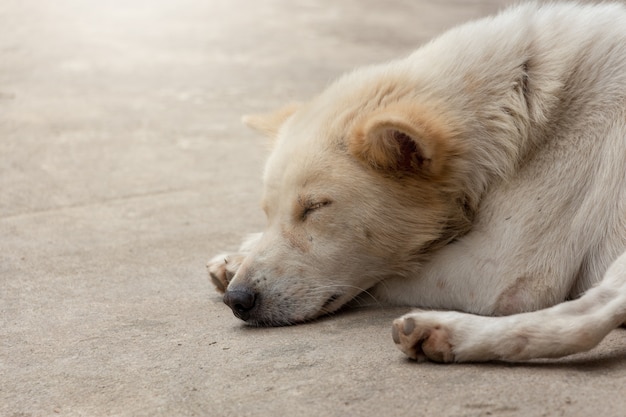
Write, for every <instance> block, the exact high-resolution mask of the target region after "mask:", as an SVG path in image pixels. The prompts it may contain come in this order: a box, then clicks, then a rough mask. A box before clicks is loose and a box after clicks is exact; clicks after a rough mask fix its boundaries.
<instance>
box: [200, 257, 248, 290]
mask: <svg viewBox="0 0 626 417" xmlns="http://www.w3.org/2000/svg"><path fill="white" fill-rule="evenodd" d="M244 257H245V255H242V254H239V253H234V254H222V255H217V256H215V257H213V258H212V259H211V260H210V261H209V262H208V263H207V264H206V268H207V271H208V272H209V277H210V278H211V281H212V282H213V284H214V285H215V287H216V289H217V290H218V291H219V292H222V293H223V292H225V291H226V288H227V287H228V283H230V280H231V279H232V278H233V277H234V276H235V273H236V272H237V269H239V267H240V266H241V262H242V261H243V259H244Z"/></svg>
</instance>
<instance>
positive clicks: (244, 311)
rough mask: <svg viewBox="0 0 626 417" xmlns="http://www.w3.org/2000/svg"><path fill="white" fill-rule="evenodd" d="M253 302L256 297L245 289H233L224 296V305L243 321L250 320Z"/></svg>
mask: <svg viewBox="0 0 626 417" xmlns="http://www.w3.org/2000/svg"><path fill="white" fill-rule="evenodd" d="M255 301H256V295H255V294H254V293H253V292H252V291H251V290H249V289H247V288H235V289H232V290H229V291H226V294H224V303H226V305H227V306H228V307H230V308H231V309H232V310H233V313H235V316H237V317H239V318H240V319H241V320H244V321H245V320H248V319H249V318H250V310H252V309H253V308H254V303H255Z"/></svg>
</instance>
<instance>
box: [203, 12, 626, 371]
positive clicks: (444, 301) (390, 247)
mask: <svg viewBox="0 0 626 417" xmlns="http://www.w3.org/2000/svg"><path fill="white" fill-rule="evenodd" d="M248 122H249V124H250V125H252V126H253V127H256V128H258V129H259V130H262V131H264V132H266V133H267V134H269V135H270V136H272V137H274V138H275V139H274V140H275V144H274V150H273V152H272V154H271V156H270V158H269V160H268V163H267V167H266V172H265V176H264V185H265V188H264V197H263V208H264V210H265V212H266V214H267V217H268V226H267V229H266V230H265V232H264V233H263V234H259V235H257V236H256V237H255V238H253V239H252V240H251V241H250V242H248V244H247V245H246V247H244V248H243V251H242V252H241V253H240V254H234V255H228V256H223V255H220V256H218V257H216V258H214V259H213V260H212V261H210V263H209V271H210V273H211V276H212V278H213V281H214V282H215V283H216V285H217V286H218V288H221V289H222V290H226V294H225V302H226V303H227V304H229V306H231V308H232V309H233V311H234V312H235V314H236V315H237V316H238V317H240V318H242V319H244V320H246V321H248V322H250V323H252V324H262V325H283V324H291V323H297V322H301V321H305V320H309V319H313V318H315V317H318V316H319V315H322V314H325V313H329V312H332V311H335V310H337V309H339V308H340V307H341V306H342V305H344V304H345V303H346V302H348V301H349V300H351V299H353V298H354V297H355V296H357V295H359V293H361V292H363V291H368V293H369V294H371V295H372V296H374V297H375V298H376V299H377V300H380V301H383V302H388V303H392V304H400V305H407V306H414V307H421V308H429V309H448V310H457V311H462V312H464V313H458V312H437V311H428V312H426V311H421V312H414V313H411V314H408V315H406V316H404V317H403V318H401V319H399V320H396V322H394V327H393V329H394V331H393V336H394V340H395V341H396V343H398V344H399V345H400V347H401V349H402V350H403V351H405V353H407V354H408V355H409V356H410V357H412V358H416V359H420V358H424V357H428V358H431V359H433V360H439V361H468V360H489V359H502V360H523V359H528V358H533V357H542V356H543V357H548V356H562V355H566V354H569V353H573V352H577V351H581V350H586V349H589V348H591V347H592V346H595V344H597V343H598V342H599V341H600V340H601V339H602V338H603V337H604V335H606V333H608V332H609V331H610V330H611V329H613V328H615V327H617V326H618V325H619V324H620V323H623V322H624V321H626V253H625V252H624V251H625V250H626V8H624V6H621V5H618V4H606V5H599V6H580V5H572V4H556V5H547V6H538V5H536V4H527V5H522V6H518V7H517V8H514V9H511V10H509V11H507V12H504V13H502V14H500V15H498V16H496V17H495V18H488V19H483V20H480V21H477V22H472V23H469V24H466V25H463V26H460V27H458V28H456V29H453V30H451V31H449V32H447V33H446V34H444V35H443V36H441V37H440V38H438V39H436V40H434V41H432V42H431V43H429V44H427V45H425V46H424V47H422V48H421V49H419V50H418V51H416V52H415V53H414V54H412V55H411V56H409V57H408V58H406V59H403V60H399V61H395V62H392V63H389V64H386V65H381V66H375V67H369V68H365V69H362V70H359V71H355V72H354V73H352V74H349V75H347V76H344V77H343V78H341V79H340V80H338V81H337V82H336V83H335V84H333V85H331V86H330V87H329V88H328V89H327V90H326V91H324V92H323V93H322V94H321V95H319V96H318V97H316V98H314V99H313V100H311V101H310V102H309V103H306V104H303V105H299V106H298V105H294V106H289V107H287V108H285V109H282V110H281V111H279V112H276V113H273V114H271V115H265V116H262V117H261V116H256V117H251V118H249V120H248ZM616 259H617V261H615V260H616ZM614 261H615V262H614ZM611 264H613V266H612V267H611V268H610V269H609V266H610V265H611ZM607 270H608V272H607ZM231 278H232V279H231ZM598 282H601V284H600V285H598V286H595V287H594V285H595V284H596V283H598ZM592 287H593V288H592ZM590 288H592V289H591V290H590ZM586 291H587V292H586ZM585 292H586V293H585ZM583 293H585V294H584V295H583V296H582V297H581V298H578V297H580V296H581V295H582V294H583ZM569 299H574V300H573V301H568V302H564V301H567V300H569ZM559 303H562V304H559ZM552 306H554V307H552ZM537 310H539V311H537ZM525 312H531V313H525ZM466 313H473V314H466ZM485 316H507V317H485Z"/></svg>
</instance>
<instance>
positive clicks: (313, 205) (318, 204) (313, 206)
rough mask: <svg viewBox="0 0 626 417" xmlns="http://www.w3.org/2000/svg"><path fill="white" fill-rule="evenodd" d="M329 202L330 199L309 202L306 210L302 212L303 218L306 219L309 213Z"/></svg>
mask: <svg viewBox="0 0 626 417" xmlns="http://www.w3.org/2000/svg"><path fill="white" fill-rule="evenodd" d="M329 204H330V201H328V200H324V201H319V202H316V203H310V204H307V205H306V206H305V207H304V211H303V212H302V220H305V219H306V218H307V216H308V215H309V214H311V213H313V212H314V211H315V210H319V209H321V208H322V207H325V206H327V205H329Z"/></svg>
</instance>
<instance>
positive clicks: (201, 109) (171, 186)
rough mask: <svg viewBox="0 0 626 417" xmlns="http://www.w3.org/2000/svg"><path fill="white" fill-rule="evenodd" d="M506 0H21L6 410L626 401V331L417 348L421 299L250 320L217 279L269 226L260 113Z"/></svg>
mask: <svg viewBox="0 0 626 417" xmlns="http://www.w3.org/2000/svg"><path fill="white" fill-rule="evenodd" d="M501 5H502V3H501V2H497V1H478V0H475V1H463V2H461V1H453V0H443V1H417V0H415V1H408V0H404V1H403V0H385V1H382V0H378V1H375V0H366V1H357V0H349V1H334V0H308V1H289V0H270V1H245V0H209V1H202V0H132V1H129V0H111V1H101V2H97V1H81V0H57V1H54V2H52V1H38V0H2V1H0V28H1V32H0V416H10V417H26V416H57V415H58V416H230V415H238V416H274V415H293V416H301V415H302V416H304V415H312V416H401V415H413V416H421V415H433V416H495V415H503V416H561V415H563V416H591V415H594V416H623V415H624V414H625V413H626V397H625V394H626V330H624V329H618V330H615V331H614V332H612V333H611V334H610V335H609V337H608V338H607V339H606V340H605V341H604V342H602V344H601V345H600V346H599V347H598V348H596V349H594V350H592V351H591V352H589V353H586V354H581V355H576V356H573V357H570V358H566V359H563V360H557V361H535V362H532V363H526V364H517V365H510V364H501V363H490V364H483V365H453V366H441V365H434V364H416V363H413V362H410V361H408V360H406V359H405V358H404V357H403V356H402V354H401V353H400V352H399V351H398V350H397V349H396V348H395V347H394V345H393V343H392V341H391V337H390V321H391V320H392V318H393V317H395V316H396V315H399V314H400V313H402V312H403V311H404V310H403V309H389V308H383V307H373V308H362V309H357V310H353V311H348V312H345V313H342V314H338V315H336V316H335V317H332V318H328V319H323V320H320V321H318V322H315V323H311V324H307V325H302V326H295V327H285V328H272V329H255V328H248V327H246V326H244V325H242V323H241V322H239V321H238V320H237V319H235V317H233V315H232V314H231V313H230V311H229V310H228V309H227V308H226V306H224V305H223V304H222V303H221V297H220V296H219V295H218V294H217V293H216V292H215V291H214V290H213V288H212V287H211V285H210V283H209V281H208V279H207V278H206V273H205V269H204V264H205V261H206V260H207V259H208V258H209V256H210V255H213V254H215V253H216V252H218V251H221V250H232V249H235V248H236V246H237V245H238V242H239V240H240V239H241V238H242V237H243V236H244V235H245V234H246V233H247V232H249V231H255V230H258V229H260V228H261V227H262V226H263V224H264V219H263V217H262V213H261V210H260V209H258V204H257V201H258V199H259V185H260V182H259V179H258V178H259V173H260V171H261V167H262V162H263V159H264V156H265V146H264V144H263V140H262V139H260V138H257V137H256V136H255V135H254V134H253V133H252V132H249V131H247V130H246V129H245V128H244V127H243V126H241V125H240V123H239V117H240V115H241V114H244V113H248V112H254V111H261V110H267V109H271V108H273V107H275V106H278V105H280V104H282V103H284V102H286V101H290V100H293V99H306V98H307V97H309V96H310V95H312V94H314V93H315V92H316V91H318V90H319V89H320V88H322V87H323V86H324V85H326V84H327V83H328V82H329V81H330V80H331V79H333V78H334V77H336V76H337V75H338V74H340V73H342V72H344V71H346V70H349V69H351V68H352V67H354V66H357V65H361V64H365V63H371V62H378V61H383V60H386V59H388V58H391V57H396V56H399V55H402V54H405V53H407V52H409V51H410V50H412V49H413V48H415V47H416V46H417V45H419V44H420V43H421V42H423V41H425V40H426V39H428V38H429V37H430V36H432V35H434V34H436V33H438V32H440V31H441V30H443V29H445V28H448V27H450V26H452V25H454V24H456V23H459V22H461V21H464V20H466V19H469V18H473V17H477V16H482V15H485V14H488V13H490V12H492V11H494V10H497V9H498V8H500V7H501Z"/></svg>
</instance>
